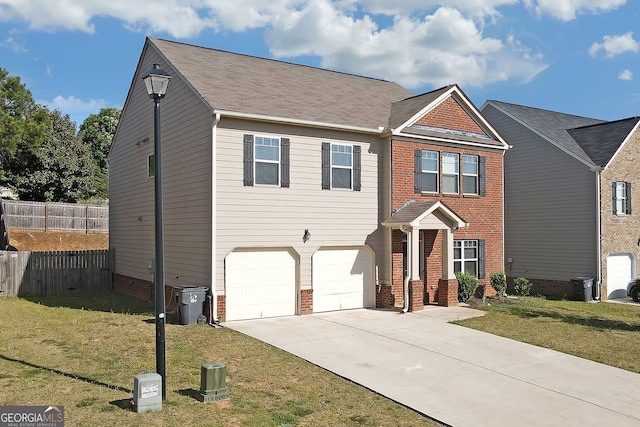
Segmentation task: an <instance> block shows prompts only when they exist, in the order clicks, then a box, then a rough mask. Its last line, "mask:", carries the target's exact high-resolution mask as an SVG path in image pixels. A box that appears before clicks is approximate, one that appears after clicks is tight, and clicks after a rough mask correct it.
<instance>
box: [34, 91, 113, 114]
mask: <svg viewBox="0 0 640 427" xmlns="http://www.w3.org/2000/svg"><path fill="white" fill-rule="evenodd" d="M36 103H37V104H40V105H44V106H47V107H49V109H51V110H55V109H58V110H60V111H64V112H65V113H66V114H69V115H74V114H82V113H94V112H95V111H98V110H100V109H101V108H105V107H106V105H107V103H106V101H105V100H103V99H97V100H96V99H92V100H91V101H83V100H81V99H78V98H76V97H75V96H73V95H71V96H69V97H67V98H65V97H64V96H61V95H58V96H56V97H55V98H53V101H36Z"/></svg>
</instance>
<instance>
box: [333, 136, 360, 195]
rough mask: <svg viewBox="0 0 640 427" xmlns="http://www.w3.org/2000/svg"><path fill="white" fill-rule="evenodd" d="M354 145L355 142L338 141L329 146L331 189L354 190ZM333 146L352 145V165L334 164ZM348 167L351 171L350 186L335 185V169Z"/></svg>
mask: <svg viewBox="0 0 640 427" xmlns="http://www.w3.org/2000/svg"><path fill="white" fill-rule="evenodd" d="M353 146H354V144H338V143H333V142H332V143H331V146H330V147H329V166H330V173H331V177H330V179H331V189H335V190H346V191H352V190H353ZM333 147H350V148H351V153H350V155H351V166H342V165H334V164H333ZM334 168H335V169H348V170H349V173H350V181H349V182H350V184H349V187H335V186H334V185H333V169H334Z"/></svg>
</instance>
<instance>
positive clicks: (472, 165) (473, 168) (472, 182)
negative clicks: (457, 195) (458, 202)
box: [462, 154, 480, 194]
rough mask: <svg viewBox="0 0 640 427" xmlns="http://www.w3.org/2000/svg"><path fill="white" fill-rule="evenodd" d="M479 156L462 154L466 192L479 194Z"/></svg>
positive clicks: (463, 180)
mask: <svg viewBox="0 0 640 427" xmlns="http://www.w3.org/2000/svg"><path fill="white" fill-rule="evenodd" d="M478 172H479V170H478V156H472V155H469V154H463V155H462V191H463V193H464V194H478V193H479V190H480V186H479V179H478V178H479V174H478Z"/></svg>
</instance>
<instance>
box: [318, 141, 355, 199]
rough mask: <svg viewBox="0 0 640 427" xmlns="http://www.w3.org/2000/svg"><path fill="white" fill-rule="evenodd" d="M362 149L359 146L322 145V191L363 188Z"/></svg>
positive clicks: (326, 143)
mask: <svg viewBox="0 0 640 427" xmlns="http://www.w3.org/2000/svg"><path fill="white" fill-rule="evenodd" d="M361 175H362V166H361V148H360V146H359V145H346V144H331V143H329V142H323V143H322V189H323V190H330V189H332V188H344V189H353V191H360V186H361Z"/></svg>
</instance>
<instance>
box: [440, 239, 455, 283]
mask: <svg viewBox="0 0 640 427" xmlns="http://www.w3.org/2000/svg"><path fill="white" fill-rule="evenodd" d="M442 231H443V233H442V278H443V279H444V280H450V279H455V278H456V275H455V273H454V272H453V231H452V230H451V229H450V228H446V229H444V230H442Z"/></svg>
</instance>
